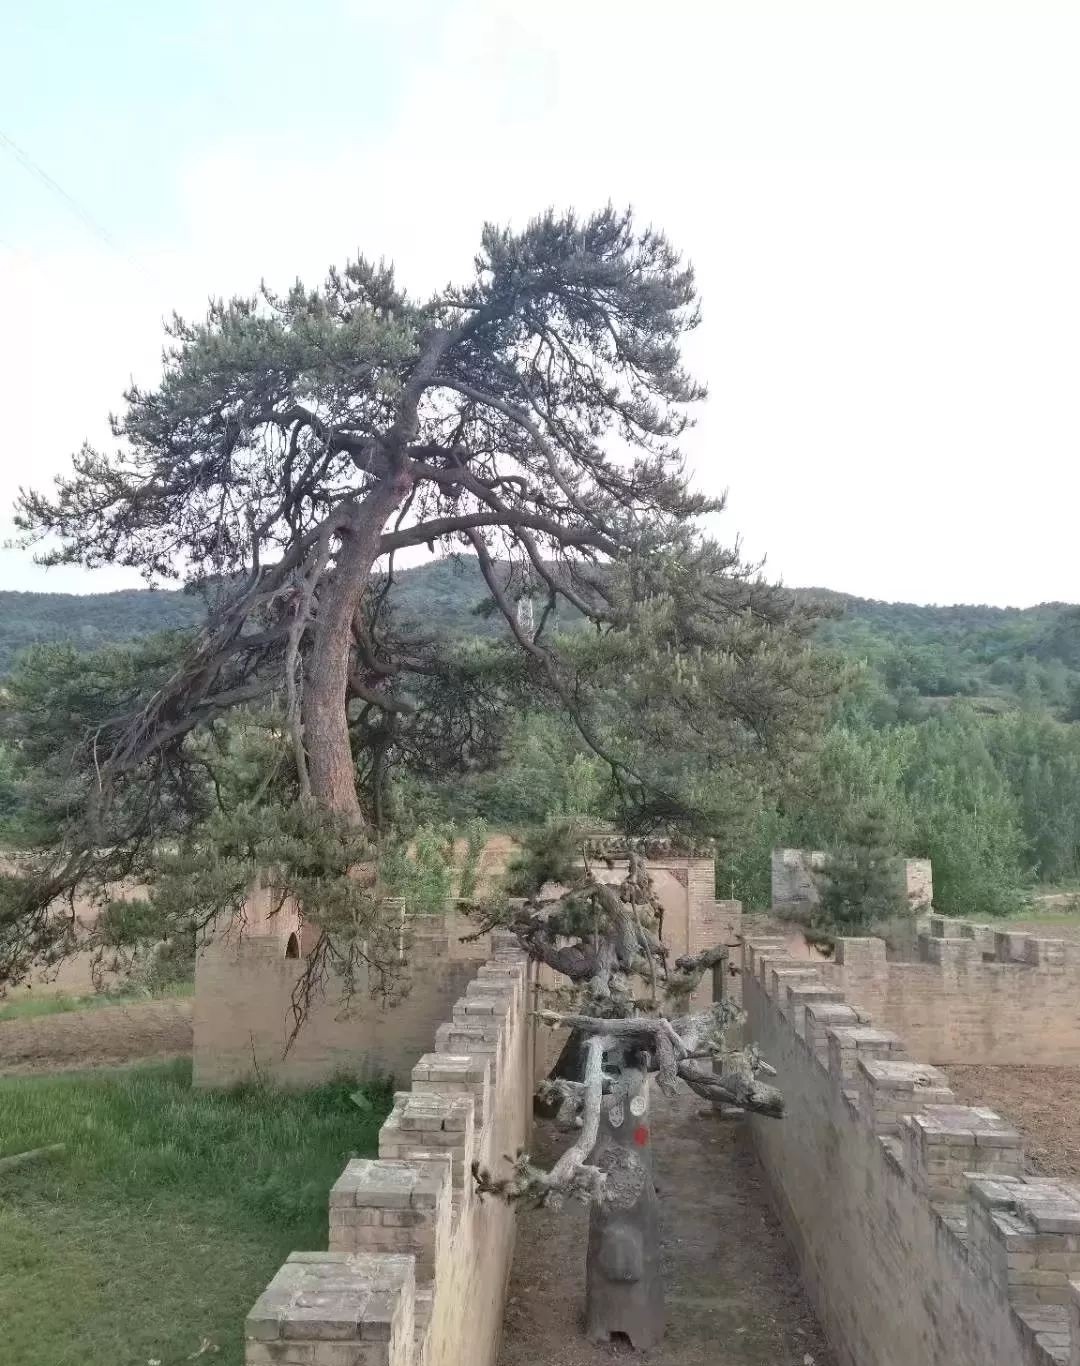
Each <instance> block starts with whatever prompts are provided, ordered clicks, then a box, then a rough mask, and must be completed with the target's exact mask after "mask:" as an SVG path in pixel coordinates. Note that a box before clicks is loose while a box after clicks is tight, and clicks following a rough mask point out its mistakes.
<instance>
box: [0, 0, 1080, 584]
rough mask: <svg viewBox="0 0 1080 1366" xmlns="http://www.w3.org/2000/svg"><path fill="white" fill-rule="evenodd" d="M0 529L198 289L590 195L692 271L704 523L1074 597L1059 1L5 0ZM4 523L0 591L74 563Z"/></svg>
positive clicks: (799, 553)
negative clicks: (657, 232) (17, 500)
mask: <svg viewBox="0 0 1080 1366" xmlns="http://www.w3.org/2000/svg"><path fill="white" fill-rule="evenodd" d="M0 12H2V16H3V40H2V51H0V131H2V132H3V134H5V135H6V136H7V138H9V139H12V140H13V141H14V143H15V144H17V147H18V149H20V150H21V152H23V153H24V154H26V155H27V156H28V157H29V158H31V159H32V162H33V165H34V166H35V167H37V168H40V169H41V170H43V171H44V172H45V173H46V174H47V175H48V176H49V177H51V178H52V180H53V181H54V182H55V184H56V185H57V186H59V187H60V188H61V189H62V191H63V192H64V193H65V194H66V195H67V196H70V199H71V200H73V201H74V205H75V206H77V209H76V207H73V206H72V204H71V203H69V202H68V200H67V199H65V198H64V197H62V195H61V193H60V192H59V191H58V190H57V189H56V188H53V187H51V186H49V185H48V184H46V183H45V182H44V181H43V180H42V179H41V178H40V176H39V175H38V174H37V173H36V171H35V170H33V169H28V167H27V165H26V164H25V163H24V162H23V161H21V160H20V159H19V157H18V156H17V155H16V153H15V152H14V151H13V150H12V148H11V147H10V146H9V145H6V144H4V143H3V142H0V308H2V323H0V401H2V409H3V427H2V430H3V446H2V455H0V535H6V534H9V533H10V523H9V522H8V521H7V520H6V519H7V513H8V509H9V508H10V504H11V501H12V498H13V496H14V494H15V492H16V491H17V488H18V486H19V485H20V484H23V483H28V482H29V483H34V484H46V483H47V482H48V481H49V479H50V478H51V476H52V475H53V474H54V473H55V472H57V471H58V470H61V469H63V468H64V467H65V465H66V463H67V461H68V460H69V458H70V454H71V452H72V451H73V450H74V449H76V448H77V447H78V445H79V444H80V443H81V441H82V440H83V439H84V438H89V439H91V440H92V441H96V442H104V441H105V440H106V428H105V418H106V415H107V414H108V412H109V411H110V409H115V408H117V407H119V406H120V402H121V399H120V395H121V391H122V389H123V388H124V386H125V384H126V383H127V382H128V379H129V377H131V376H135V377H136V378H137V379H139V380H140V381H143V382H153V380H154V378H155V374H156V373H157V367H158V356H159V351H160V345H161V340H162V335H161V325H160V320H161V317H162V316H163V314H165V313H167V312H169V311H171V309H173V308H174V307H175V308H177V309H178V310H179V311H181V312H189V313H193V312H199V311H201V309H202V307H203V305H204V303H205V299H206V297H207V295H208V294H211V293H214V294H218V293H235V292H248V291H250V290H252V289H253V288H254V287H255V286H257V284H258V282H259V280H260V278H261V277H265V278H266V279H267V280H268V281H269V282H271V283H273V284H277V285H285V284H288V283H289V282H290V281H291V280H292V279H293V278H294V277H295V276H296V275H298V274H299V275H300V276H301V277H303V278H305V279H307V280H310V281H314V280H317V279H319V278H321V276H322V272H323V270H324V268H325V267H326V265H327V264H329V263H330V262H342V261H344V260H345V259H346V258H347V257H348V256H350V255H351V254H354V253H355V252H356V251H358V250H360V251H363V252H364V253H365V254H367V255H369V256H375V257H377V256H380V255H384V256H387V257H389V258H392V259H393V260H394V261H395V262H396V264H397V267H398V271H399V275H400V278H401V280H402V282H403V283H405V284H406V285H407V286H408V287H409V288H410V289H411V290H412V291H414V292H420V293H423V292H424V291H426V290H427V289H430V288H433V287H435V286H438V285H441V284H443V283H445V282H446V281H447V280H448V279H451V278H455V277H458V278H460V277H461V276H463V275H466V274H467V273H468V270H469V266H470V262H471V258H472V253H473V251H474V249H475V247H476V244H477V240H478V236H479V231H480V227H481V225H482V223H483V221H484V220H485V219H494V220H497V221H510V222H513V223H515V224H521V223H523V222H524V221H525V220H526V219H527V218H528V217H529V216H531V215H532V214H533V213H535V212H537V211H538V210H540V209H542V208H544V207H545V206H547V205H549V204H555V205H556V206H559V207H563V206H566V205H575V206H577V207H579V208H581V209H587V208H590V207H592V206H595V205H598V204H601V203H603V202H604V201H606V200H607V199H609V198H611V199H613V200H614V201H616V202H617V203H619V204H622V203H632V204H634V205H635V207H636V208H637V209H638V211H639V213H640V214H641V215H642V216H643V217H644V218H646V219H650V220H652V221H654V222H655V223H657V224H658V225H660V226H662V227H664V228H665V229H666V230H667V231H668V233H669V234H670V235H671V236H672V237H673V239H674V240H675V241H676V243H677V244H678V245H679V246H680V247H681V248H682V249H683V250H684V251H685V252H686V253H687V255H688V256H689V257H690V258H691V259H692V260H693V261H694V263H695V265H696V267H697V269H698V273H699V279H700V285H701V290H702V294H703V299H704V311H705V321H704V324H703V326H702V328H701V330H700V332H699V333H698V334H697V335H696V336H695V338H694V339H693V345H692V361H693V364H694V367H695V368H696V370H697V372H698V373H699V374H700V375H701V376H702V377H704V378H705V379H706V380H707V381H708V383H709V386H710V391H711V393H710V398H709V400H708V403H707V405H706V408H705V410H704V412H703V413H702V416H701V421H700V423H699V426H698V428H697V430H696V431H695V433H694V434H693V437H692V439H691V442H690V447H689V449H690V453H691V456H692V459H693V463H694V466H695V469H696V472H697V477H698V478H699V479H700V481H701V482H702V483H703V484H704V485H705V486H707V487H708V488H709V489H711V490H718V489H724V488H726V489H727V490H728V491H729V510H728V512H727V513H726V514H725V516H724V518H723V519H722V522H721V524H720V527H719V528H718V530H720V531H721V533H722V534H723V535H724V536H725V537H726V538H727V539H729V540H730V539H733V538H734V537H735V536H736V535H738V536H740V537H741V538H742V539H743V542H744V545H745V548H746V550H747V551H748V552H749V553H750V554H752V555H755V556H761V555H767V566H768V569H769V571H770V572H771V573H772V574H773V576H775V577H782V578H783V579H784V580H785V581H786V582H788V583H790V584H794V585H809V584H815V585H825V586H828V587H832V588H838V589H844V590H847V591H850V592H854V593H859V594H863V595H866V596H871V597H880V598H889V599H906V600H911V601H919V602H955V601H965V602H972V601H973V602H992V603H1001V604H1006V603H1011V604H1017V605H1027V604H1030V603H1034V602H1039V601H1045V600H1052V599H1064V600H1071V601H1076V600H1078V599H1080V556H1078V553H1077V539H1078V538H1077V520H1078V518H1080V498H1078V494H1080V463H1078V459H1077V456H1078V453H1080V401H1078V399H1080V389H1078V381H1080V177H1078V152H1080V81H1078V80H1077V71H1078V70H1080V5H1078V4H1077V3H1076V0H1069V3H1054V4H1051V3H1045V2H1044V0H1015V2H1012V3H994V0H971V3H961V0H926V2H925V3H922V2H921V0H896V2H895V3H879V2H878V0H857V2H856V3H851V4H838V3H831V4H830V3H820V2H817V0H794V3H790V4H787V3H778V2H775V0H739V2H738V3H735V2H733V0H686V2H684V3H680V2H679V0H666V3H665V4H662V5H661V4H658V3H656V2H655V0H618V2H617V3H615V2H614V0H613V2H612V3H607V2H606V0H572V2H571V0H545V3H543V4H524V3H521V0H395V3H394V4H393V5H391V4H389V3H387V0H378V3H370V2H369V0H307V3H306V4H305V5H302V6H301V5H297V4H296V3H295V0H289V3H284V0H259V3H257V4H256V3H254V0H229V3H227V4H222V3H221V2H220V0H188V3H186V4H184V5H178V6H177V5H163V6H152V5H147V4H146V3H145V0H138V2H137V3H136V0H109V3H108V4H105V5H87V4H85V3H82V0H71V3H60V0H37V3H36V4H35V5H33V6H30V5H27V4H23V5H17V4H16V3H15V0H0ZM132 582H137V580H135V579H134V578H133V576H131V575H130V574H128V573H125V572H124V571H120V570H102V571H98V572H97V573H94V574H89V573H81V572H79V571H75V570H63V571H57V570H52V571H49V572H48V573H46V572H45V571H44V570H41V569H39V568H37V567H35V566H34V565H33V564H32V563H31V560H30V556H29V554H28V553H27V552H24V551H20V550H13V549H6V550H2V551H0V588H37V589H42V588H44V589H64V590H68V591H91V590H96V589H106V588H115V587H122V586H126V585H127V584H129V583H132Z"/></svg>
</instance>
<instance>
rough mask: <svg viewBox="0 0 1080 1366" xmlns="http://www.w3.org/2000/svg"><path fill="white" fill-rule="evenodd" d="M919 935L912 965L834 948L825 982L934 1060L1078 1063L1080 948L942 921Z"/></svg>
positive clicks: (879, 943) (876, 947)
mask: <svg viewBox="0 0 1080 1366" xmlns="http://www.w3.org/2000/svg"><path fill="white" fill-rule="evenodd" d="M919 930H920V932H919V935H918V957H917V959H916V960H915V961H913V962H896V961H893V960H891V959H890V958H889V957H888V955H887V953H886V948H885V943H884V941H883V940H881V939H874V938H844V939H840V940H838V941H837V945H836V956H835V960H834V961H833V962H832V963H828V964H823V965H820V966H819V973H820V974H821V979H822V981H823V982H824V983H825V984H827V985H828V986H829V987H833V988H838V989H840V990H841V991H843V993H844V995H845V998H846V1000H847V1003H848V1004H849V1005H851V1006H853V1007H855V1008H857V1009H859V1010H863V1011H866V1012H867V1013H868V1014H870V1015H873V1017H874V1018H875V1019H876V1020H877V1021H878V1022H879V1023H880V1024H881V1025H882V1026H883V1027H886V1028H888V1029H892V1030H895V1031H896V1033H898V1034H899V1035H900V1036H901V1038H903V1039H904V1042H905V1043H906V1044H907V1046H908V1047H909V1048H910V1049H911V1050H912V1051H913V1053H915V1054H916V1055H918V1056H921V1057H926V1058H933V1059H934V1061H935V1062H940V1063H948V1062H962V1063H982V1062H987V1063H999V1064H1000V1063H1024V1062H1030V1061H1031V1060H1032V1059H1033V1058H1035V1057H1038V1058H1039V1060H1040V1062H1043V1063H1045V1064H1047V1065H1055V1064H1057V1065H1076V1064H1080V947H1078V946H1077V945H1075V944H1072V943H1067V942H1065V941H1063V940H1060V939H1048V938H1042V937H1040V936H1037V935H1031V934H1027V933H1019V932H1014V931H1002V930H995V929H994V928H993V927H992V926H990V925H983V924H978V923H976V922H973V921H966V920H946V919H945V918H944V917H942V916H936V915H934V916H930V917H928V918H927V919H926V920H924V921H921V922H920V925H919Z"/></svg>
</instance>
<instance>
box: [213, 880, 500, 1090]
mask: <svg viewBox="0 0 1080 1366" xmlns="http://www.w3.org/2000/svg"><path fill="white" fill-rule="evenodd" d="M268 901H269V897H268V894H267V893H265V892H256V893H255V894H253V896H252V898H251V900H250V902H249V906H248V915H247V924H246V926H245V928H244V930H243V932H242V933H239V932H233V933H231V934H230V935H228V936H225V937H222V938H221V939H219V940H217V941H215V942H213V943H210V944H208V945H207V946H206V947H205V948H203V949H202V950H201V951H200V953H199V957H198V959H197V961H196V965H195V1002H194V1018H193V1039H194V1042H193V1077H194V1083H195V1085H196V1086H228V1085H231V1084H233V1083H234V1082H237V1081H242V1080H244V1079H246V1078H248V1077H251V1076H252V1075H253V1074H254V1073H256V1072H257V1073H258V1075H259V1076H261V1077H263V1078H264V1079H267V1080H270V1081H273V1082H274V1083H276V1084H278V1085H284V1086H310V1085H312V1084H314V1083H316V1082H320V1081H326V1080H328V1079H329V1078H331V1077H333V1076H335V1075H340V1074H342V1073H347V1074H349V1075H350V1076H358V1077H362V1078H367V1077H376V1076H392V1077H395V1078H397V1079H399V1080H401V1079H404V1078H407V1077H408V1076H409V1073H410V1070H411V1068H412V1065H413V1063H414V1062H415V1061H416V1059H417V1058H418V1057H419V1056H420V1055H421V1054H422V1053H425V1052H427V1050H428V1049H430V1047H431V1043H432V1039H433V1037H434V1034H435V1029H436V1026H437V1025H438V1024H439V1022H440V1021H441V1020H444V1019H445V1018H446V1017H447V1016H448V1015H449V1013H450V1009H451V1007H452V1005H453V1003H454V1001H455V1000H456V999H457V998H458V996H460V995H461V993H462V992H463V991H464V990H465V987H466V985H467V983H468V982H469V980H470V979H471V978H472V977H473V976H475V974H476V969H477V967H478V966H479V965H480V963H481V962H483V960H484V959H485V958H486V957H487V956H488V955H489V953H490V945H489V942H488V937H487V936H485V937H484V938H483V939H481V940H479V941H478V942H477V943H475V944H462V943H461V942H460V941H461V935H462V934H464V933H467V932H468V930H469V929H471V928H473V927H472V926H470V925H469V924H468V923H467V922H463V921H462V920H461V919H460V917H457V916H455V915H453V914H452V913H449V912H448V913H447V915H445V916H435V917H423V918H417V919H415V920H408V921H406V926H405V933H404V941H403V942H404V945H405V949H404V951H405V955H406V959H407V970H406V972H405V976H404V980H405V981H406V982H407V986H408V990H407V994H406V995H405V997H404V999H402V1000H400V1001H395V1002H394V1003H393V1004H389V1005H388V1004H385V1003H383V1002H382V1001H380V1000H379V999H378V998H376V997H373V996H372V994H371V992H370V991H369V990H368V987H367V982H366V981H365V980H364V978H363V974H362V973H361V974H360V979H359V981H358V984H357V990H356V991H355V992H354V994H353V997H352V1000H351V1002H350V1003H349V1007H348V1009H344V1008H343V1006H342V986H341V983H340V982H338V981H335V980H334V979H331V980H330V981H329V982H328V983H327V985H326V988H325V991H324V992H323V994H322V997H321V999H319V1000H317V1001H316V1002H315V1003H314V1005H313V1006H312V1008H311V1010H310V1012H309V1014H308V1017H307V1019H306V1021H305V1023H304V1027H303V1029H301V1030H300V1032H299V1034H298V1035H297V1037H296V1039H295V1040H294V1041H293V1043H292V1045H291V1046H290V1047H289V1048H288V1051H286V1045H287V1044H288V1040H289V1036H290V1034H291V1032H292V1027H293V1013H292V997H293V989H294V987H295V985H296V983H297V982H298V980H299V979H300V976H301V974H302V972H303V970H304V961H303V959H302V958H295V957H288V956H287V953H288V950H289V948H290V941H291V940H292V939H293V936H294V935H296V936H297V939H298V940H301V939H302V938H303V930H302V929H301V927H300V925H299V918H298V916H297V915H296V912H295V910H294V909H292V908H289V907H287V906H286V907H284V908H282V909H281V910H280V911H279V912H277V914H275V915H273V916H270V915H267V914H265V908H266V905H267V903H268ZM295 947H301V948H302V947H306V945H300V944H299V943H298V944H297V945H296V946H295Z"/></svg>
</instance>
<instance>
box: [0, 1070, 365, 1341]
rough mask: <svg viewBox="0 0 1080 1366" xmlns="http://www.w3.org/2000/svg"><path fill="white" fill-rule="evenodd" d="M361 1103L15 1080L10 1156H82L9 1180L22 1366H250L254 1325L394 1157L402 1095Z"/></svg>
mask: <svg viewBox="0 0 1080 1366" xmlns="http://www.w3.org/2000/svg"><path fill="white" fill-rule="evenodd" d="M354 1089H355V1087H354V1086H353V1085H352V1084H349V1083H340V1084H333V1085H328V1086H323V1087H319V1088H318V1089H316V1090H313V1091H307V1092H303V1093H298V1094H289V1093H282V1092H278V1091H273V1090H270V1089H266V1088H260V1087H254V1086H252V1087H246V1088H243V1089H238V1090H233V1091H229V1092H205V1091H193V1090H192V1089H191V1064H190V1062H188V1061H187V1060H182V1061H179V1062H175V1063H165V1064H158V1065H154V1066H147V1067H139V1068H132V1069H128V1070H125V1071H123V1072H119V1071H117V1072H99V1073H81V1074H69V1075H66V1076H60V1077H33V1078H10V1079H0V1156H4V1155H7V1154H10V1153H18V1152H23V1151H25V1150H27V1149H29V1148H38V1147H43V1146H45V1145H47V1144H51V1143H64V1144H65V1145H66V1150H65V1152H64V1153H63V1154H61V1155H58V1156H55V1157H53V1158H52V1159H51V1160H43V1161H41V1162H38V1163H35V1164H33V1165H30V1166H26V1167H21V1168H15V1169H12V1170H9V1171H3V1170H0V1360H2V1361H3V1363H4V1366H148V1363H152V1362H153V1363H160V1364H161V1366H178V1364H179V1363H181V1362H187V1361H190V1360H197V1361H199V1362H206V1363H207V1366H209V1363H214V1366H240V1363H241V1362H242V1335H243V1320H244V1315H245V1314H246V1313H247V1311H248V1309H249V1308H250V1307H251V1305H252V1304H253V1303H254V1301H255V1299H256V1298H257V1296H258V1295H259V1293H260V1292H261V1291H262V1290H263V1288H264V1287H265V1285H266V1283H267V1281H268V1280H269V1279H270V1277H271V1276H272V1275H273V1273H274V1272H275V1271H276V1270H277V1268H278V1266H279V1265H280V1264H281V1262H282V1261H283V1260H284V1259H285V1257H286V1256H287V1255H288V1253H289V1252H291V1251H293V1250H294V1249H297V1250H304V1249H321V1248H325V1247H326V1237H327V1234H326V1222H327V1221H326V1198H327V1193H328V1191H329V1189H330V1186H331V1185H332V1184H333V1182H334V1180H335V1179H336V1178H337V1176H338V1175H339V1173H340V1172H341V1168H342V1166H343V1165H344V1163H345V1161H346V1159H347V1158H349V1157H350V1156H363V1155H372V1154H374V1152H375V1151H376V1148H377V1136H378V1129H379V1126H380V1124H381V1123H382V1121H383V1118H384V1116H385V1114H386V1112H387V1110H388V1109H389V1106H390V1101H391V1096H390V1093H389V1089H388V1088H381V1087H380V1088H377V1089H372V1088H369V1089H368V1091H367V1094H368V1096H369V1098H370V1099H371V1101H372V1106H371V1109H370V1110H369V1111H364V1112H361V1110H359V1109H357V1107H356V1106H355V1105H354V1104H353V1103H352V1102H351V1101H350V1100H349V1093H350V1091H351V1090H354ZM200 1350H201V1353H202V1354H201V1355H199V1354H200Z"/></svg>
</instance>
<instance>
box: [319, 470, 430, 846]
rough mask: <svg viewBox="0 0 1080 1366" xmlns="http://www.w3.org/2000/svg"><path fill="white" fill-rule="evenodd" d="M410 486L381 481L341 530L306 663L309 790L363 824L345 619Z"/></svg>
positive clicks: (327, 807) (352, 610)
mask: <svg viewBox="0 0 1080 1366" xmlns="http://www.w3.org/2000/svg"><path fill="white" fill-rule="evenodd" d="M410 487H411V485H410V482H409V480H408V478H407V476H403V477H399V478H390V479H384V480H382V481H381V482H380V483H379V484H377V485H376V486H375V489H374V490H373V491H372V492H371V493H370V494H368V496H367V498H365V499H364V501H363V502H362V503H360V504H359V505H358V506H357V508H356V511H355V513H354V515H353V516H352V518H351V519H350V521H349V524H348V527H347V529H345V530H343V531H342V532H341V543H340V548H339V550H338V553H337V555H336V557H335V563H334V572H333V575H332V576H331V577H330V579H329V580H328V581H327V583H326V584H325V586H324V588H323V591H322V592H321V593H320V594H319V607H318V615H317V617H316V620H315V632H314V639H313V642H312V648H311V655H310V658H309V660H308V665H307V678H306V681H305V686H304V702H303V708H302V715H303V722H304V734H303V740H304V749H305V750H306V752H307V762H308V773H309V777H310V780H311V795H312V797H313V798H314V800H315V801H316V802H317V803H318V804H319V806H320V807H322V808H323V809H324V810H326V811H329V812H332V813H334V814H335V815H339V816H343V817H344V818H345V819H346V820H347V821H348V822H349V823H350V824H353V825H362V824H363V823H364V815H363V811H362V810H361V807H360V800H359V798H358V797H357V794H356V775H355V773H354V771H353V757H352V748H351V746H350V744H349V719H348V712H347V709H346V708H347V702H348V683H349V673H350V668H349V664H350V656H351V653H352V634H351V625H352V620H353V616H354V615H355V613H356V609H357V608H358V606H359V605H360V599H361V597H362V596H363V592H364V589H365V587H366V586H367V582H368V578H369V576H370V574H371V568H372V565H373V564H374V563H375V560H376V558H377V557H378V555H379V539H380V537H381V535H382V530H383V527H384V526H385V525H386V522H387V520H388V519H389V517H390V514H391V513H392V512H393V511H394V509H395V508H396V507H398V506H399V505H400V503H401V502H402V500H403V499H404V498H405V497H406V495H407V494H408V492H409V489H410Z"/></svg>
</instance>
